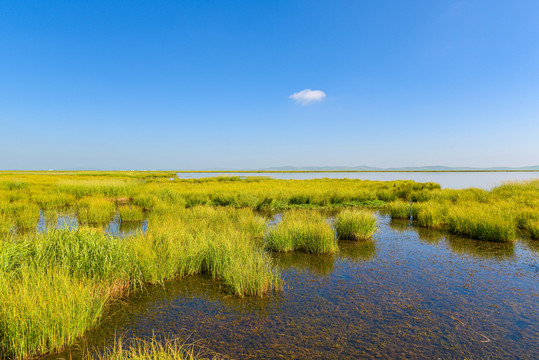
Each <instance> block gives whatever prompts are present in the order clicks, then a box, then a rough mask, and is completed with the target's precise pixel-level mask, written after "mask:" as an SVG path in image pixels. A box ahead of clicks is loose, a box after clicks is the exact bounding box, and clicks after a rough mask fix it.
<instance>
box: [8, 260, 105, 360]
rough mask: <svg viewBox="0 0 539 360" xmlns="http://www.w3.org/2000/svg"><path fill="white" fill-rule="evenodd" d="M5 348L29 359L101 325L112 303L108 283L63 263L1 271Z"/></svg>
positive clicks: (71, 340) (73, 339)
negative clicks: (84, 276) (77, 274)
mask: <svg viewBox="0 0 539 360" xmlns="http://www.w3.org/2000/svg"><path fill="white" fill-rule="evenodd" d="M0 293H1V294H2V295H1V296H0V314H1V315H2V316H0V347H1V348H0V353H3V354H4V355H5V356H8V357H11V358H17V359H22V358H28V357H30V356H34V355H36V354H43V353H47V352H53V351H56V350H58V349H61V348H63V347H64V346H67V345H71V344H73V343H74V342H75V340H76V339H77V338H78V337H80V336H82V334H83V333H84V332H85V331H86V330H87V329H88V328H90V327H92V326H94V325H96V324H97V322H98V321H99V319H100V317H101V314H102V313H103V310H104V307H105V304H106V302H107V295H106V291H105V289H104V286H103V285H101V284H99V283H96V282H92V281H85V280H81V279H76V278H73V277H72V276H71V275H69V274H68V273H67V272H65V271H63V270H62V269H58V268H45V269H43V268H36V267H33V266H27V265H24V266H22V267H20V268H19V271H18V272H17V276H13V275H12V274H10V273H6V272H0Z"/></svg>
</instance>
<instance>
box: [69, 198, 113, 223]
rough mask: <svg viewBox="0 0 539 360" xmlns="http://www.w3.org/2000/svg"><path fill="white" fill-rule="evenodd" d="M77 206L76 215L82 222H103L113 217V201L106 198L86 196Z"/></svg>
mask: <svg viewBox="0 0 539 360" xmlns="http://www.w3.org/2000/svg"><path fill="white" fill-rule="evenodd" d="M77 206H78V210H77V216H78V218H79V222H80V223H82V224H104V223H107V222H110V221H111V220H112V218H113V217H114V211H115V208H114V203H113V202H112V201H110V200H109V199H107V198H102V197H86V198H83V199H81V200H80V201H79V202H78V203H77Z"/></svg>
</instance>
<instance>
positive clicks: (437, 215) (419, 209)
mask: <svg viewBox="0 0 539 360" xmlns="http://www.w3.org/2000/svg"><path fill="white" fill-rule="evenodd" d="M411 212H412V219H414V220H415V221H416V223H417V225H419V226H422V227H427V228H434V229H437V228H441V227H443V226H444V225H446V217H447V207H446V206H445V205H443V204H439V203H414V204H412V210H411Z"/></svg>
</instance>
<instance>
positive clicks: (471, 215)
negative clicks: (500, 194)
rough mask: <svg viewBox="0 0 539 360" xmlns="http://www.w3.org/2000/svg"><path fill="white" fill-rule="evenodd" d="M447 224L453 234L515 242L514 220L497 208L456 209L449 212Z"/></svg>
mask: <svg viewBox="0 0 539 360" xmlns="http://www.w3.org/2000/svg"><path fill="white" fill-rule="evenodd" d="M447 224H448V227H449V230H450V231H451V232H452V233H454V234H457V235H463V236H468V237H471V238H473V239H479V240H489V241H499V242H509V241H514V240H515V233H516V231H515V224H514V220H512V219H511V218H510V217H508V216H507V215H506V214H504V213H503V212H501V211H500V210H499V209H496V208H487V209H482V208H476V207H454V208H451V209H450V210H449V213H448V216H447Z"/></svg>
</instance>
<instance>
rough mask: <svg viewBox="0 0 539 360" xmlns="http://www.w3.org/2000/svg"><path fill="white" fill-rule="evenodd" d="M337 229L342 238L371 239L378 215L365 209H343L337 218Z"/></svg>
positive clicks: (338, 235)
mask: <svg viewBox="0 0 539 360" xmlns="http://www.w3.org/2000/svg"><path fill="white" fill-rule="evenodd" d="M335 229H336V231H337V237H338V238H339V239H341V240H366V239H370V238H371V237H372V235H373V234H374V233H375V231H376V217H375V216H374V214H373V213H371V212H368V211H364V210H357V209H354V210H349V209H348V210H343V211H341V212H340V213H339V214H338V215H337V217H336V218H335Z"/></svg>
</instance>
